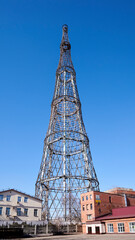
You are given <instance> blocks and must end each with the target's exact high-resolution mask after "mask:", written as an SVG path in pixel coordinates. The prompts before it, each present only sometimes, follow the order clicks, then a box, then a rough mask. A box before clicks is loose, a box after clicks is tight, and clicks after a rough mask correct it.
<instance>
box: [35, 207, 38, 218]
mask: <svg viewBox="0 0 135 240" xmlns="http://www.w3.org/2000/svg"><path fill="white" fill-rule="evenodd" d="M37 211H38V210H37V209H34V217H37Z"/></svg>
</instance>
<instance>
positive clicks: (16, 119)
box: [0, 0, 135, 194]
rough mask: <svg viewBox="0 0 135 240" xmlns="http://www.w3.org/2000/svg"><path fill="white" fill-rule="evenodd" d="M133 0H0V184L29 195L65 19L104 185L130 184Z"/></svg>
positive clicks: (134, 136)
mask: <svg viewBox="0 0 135 240" xmlns="http://www.w3.org/2000/svg"><path fill="white" fill-rule="evenodd" d="M134 12H135V1H134V0H130V1H128V0H127V1H124V0H119V1H118V0H117V1H116V0H110V1H108V0H102V1H101V0H88V1H86V0H83V1H80V0H72V1H71V0H69V1H62V0H39V1H38V0H36V1H35V0H20V1H18V0H12V1H10V0H6V1H5V0H1V1H0V162H1V164H0V189H7V188H16V189H18V190H21V191H24V192H27V193H29V194H34V188H35V186H34V185H35V182H36V178H37V174H38V171H39V167H40V163H41V158H42V152H43V141H44V138H45V135H46V131H47V128H48V124H49V118H50V111H51V101H52V97H53V91H54V86H55V71H56V68H57V65H58V61H59V46H60V41H61V36H62V25H63V24H68V26H69V39H70V42H71V51H72V60H73V64H74V67H75V70H76V74H77V86H78V91H79V95H80V100H81V103H82V113H83V119H84V123H85V127H86V131H87V134H88V137H89V140H90V148H91V152H92V156H93V162H94V166H95V169H96V172H97V176H98V179H99V181H100V188H101V190H102V191H104V190H107V189H110V188H112V187H116V186H120V187H131V188H134V189H135V181H134V171H135V31H134V30H135V14H134Z"/></svg>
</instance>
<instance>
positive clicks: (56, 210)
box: [36, 25, 99, 222]
mask: <svg viewBox="0 0 135 240" xmlns="http://www.w3.org/2000/svg"><path fill="white" fill-rule="evenodd" d="M90 190H99V182H98V179H97V176H96V172H95V169H94V166H93V162H92V157H91V152H90V147H89V139H88V136H87V134H86V130H85V126H84V123H83V118H82V111H81V103H80V99H79V95H78V90H77V85H76V73H75V70H74V67H73V63H72V60H71V45H70V42H69V39H68V26H67V25H64V26H63V34H62V41H61V44H60V60H59V65H58V68H57V70H56V83H55V91H54V96H53V100H52V104H51V117H50V122H49V127H48V131H47V134H46V137H45V140H44V149H43V157H42V161H41V166H40V171H39V174H38V178H37V181H36V196H37V197H40V198H42V200H43V211H44V214H45V216H46V219H47V220H55V219H62V220H64V221H70V222H71V221H72V220H75V219H76V218H79V217H80V194H81V193H84V192H87V191H90Z"/></svg>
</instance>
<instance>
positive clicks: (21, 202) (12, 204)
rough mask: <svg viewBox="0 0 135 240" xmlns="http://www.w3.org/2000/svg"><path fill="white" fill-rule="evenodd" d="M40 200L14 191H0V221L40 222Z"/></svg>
mask: <svg viewBox="0 0 135 240" xmlns="http://www.w3.org/2000/svg"><path fill="white" fill-rule="evenodd" d="M41 210H42V200H40V199H38V198H36V197H32V196H30V195H28V194H25V193H22V192H20V191H17V190H15V189H9V190H5V191H0V221H22V222H26V221H41Z"/></svg>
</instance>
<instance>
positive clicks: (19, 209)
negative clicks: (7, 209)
mask: <svg viewBox="0 0 135 240" xmlns="http://www.w3.org/2000/svg"><path fill="white" fill-rule="evenodd" d="M18 213H19V214H18ZM21 215H22V214H21V208H17V216H21Z"/></svg>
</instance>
